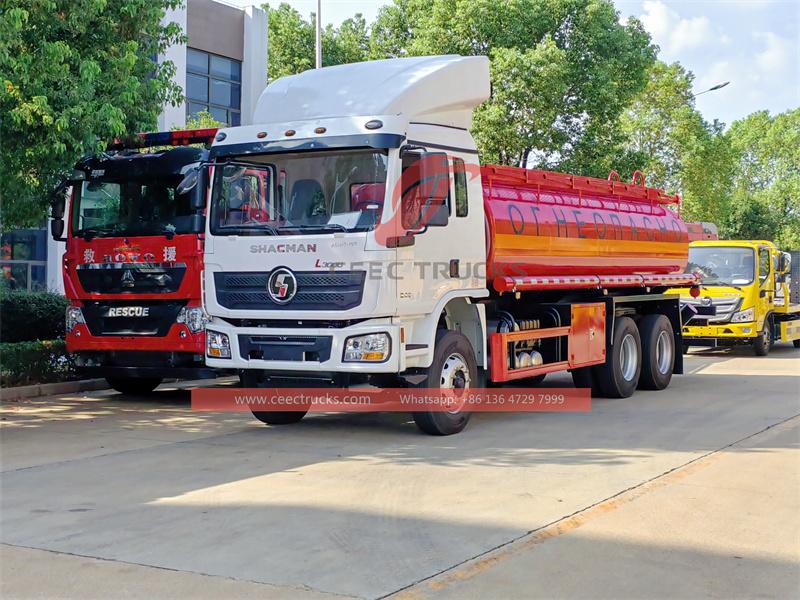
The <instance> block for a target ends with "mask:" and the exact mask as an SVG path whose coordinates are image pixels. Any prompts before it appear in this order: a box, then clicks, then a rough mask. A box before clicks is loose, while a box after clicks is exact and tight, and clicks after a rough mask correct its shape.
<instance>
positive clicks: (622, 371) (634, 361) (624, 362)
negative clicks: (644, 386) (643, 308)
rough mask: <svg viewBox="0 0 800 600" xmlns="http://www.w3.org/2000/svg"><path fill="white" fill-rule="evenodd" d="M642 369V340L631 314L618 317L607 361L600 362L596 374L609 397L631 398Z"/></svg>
mask: <svg viewBox="0 0 800 600" xmlns="http://www.w3.org/2000/svg"><path fill="white" fill-rule="evenodd" d="M641 372H642V341H641V339H640V337H639V329H638V328H637V327H636V323H634V322H633V319H631V318H630V317H617V318H616V319H615V320H614V338H613V343H612V346H611V348H610V351H609V352H607V353H606V362H605V363H604V364H602V365H597V366H596V367H595V368H594V371H593V373H592V375H593V376H594V379H595V381H596V383H597V386H598V388H599V390H600V392H601V394H602V395H603V396H605V397H606V398H628V397H630V396H631V395H632V394H633V392H634V391H635V390H636V386H637V385H638V384H639V376H640V374H641Z"/></svg>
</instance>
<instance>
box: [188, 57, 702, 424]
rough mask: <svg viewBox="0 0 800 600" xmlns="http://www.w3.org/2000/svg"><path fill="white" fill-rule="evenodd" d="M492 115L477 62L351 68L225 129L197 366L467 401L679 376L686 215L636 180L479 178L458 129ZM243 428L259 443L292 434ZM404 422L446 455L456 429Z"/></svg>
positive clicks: (640, 384) (303, 84) (459, 419)
mask: <svg viewBox="0 0 800 600" xmlns="http://www.w3.org/2000/svg"><path fill="white" fill-rule="evenodd" d="M488 97H489V63H488V60H487V59H486V58H485V57H461V56H432V57H422V58H402V59H391V60H382V61H373V62H367V63H356V64H349V65H342V66H336V67H328V68H323V69H318V70H313V71H306V72H304V73H301V74H299V75H295V76H291V77H285V78H282V79H279V80H276V81H275V82H273V83H271V84H270V85H269V86H268V87H267V88H266V89H265V91H264V92H263V93H262V95H261V97H260V99H259V102H258V104H257V108H256V111H255V118H254V122H255V123H257V125H253V126H245V127H236V128H228V129H221V130H220V131H219V133H218V134H217V136H216V138H215V141H214V143H213V144H212V146H211V150H210V153H209V159H210V167H211V170H212V172H213V173H212V175H211V177H212V183H211V192H210V194H211V195H210V200H209V212H208V216H207V226H206V244H205V278H204V294H205V296H204V305H205V307H206V310H207V312H208V314H209V315H210V321H209V323H208V324H207V328H206V345H207V347H206V362H207V364H208V365H209V366H213V367H218V368H228V369H230V368H235V369H238V370H239V372H240V375H241V383H242V385H243V386H244V387H248V388H259V387H291V386H308V387H318V386H325V385H339V386H347V385H350V384H354V383H360V382H369V383H372V384H374V385H377V386H380V387H408V386H421V387H428V388H440V387H452V388H469V387H481V386H486V385H490V384H491V385H495V384H502V383H504V382H510V381H514V380H526V381H527V382H529V383H531V384H533V383H535V382H537V381H539V380H541V379H542V378H543V377H544V376H545V375H546V374H548V373H553V372H557V371H571V372H572V376H573V379H574V380H575V382H576V384H577V385H578V386H579V387H584V388H586V387H590V388H592V390H593V392H594V393H595V394H599V395H604V396H609V397H627V396H630V395H631V394H632V393H633V392H634V390H636V388H643V389H650V390H660V389H663V388H665V387H666V386H667V385H668V384H669V382H670V378H671V377H672V374H673V373H681V372H682V370H683V359H682V354H681V352H680V348H681V346H682V338H681V325H682V323H681V314H680V310H681V309H680V304H679V299H678V296H677V295H669V294H665V293H664V292H665V291H666V290H667V289H668V288H670V287H675V286H678V285H683V286H694V285H696V284H697V277H696V276H695V275H694V274H692V273H684V269H685V266H686V262H687V254H688V240H687V229H686V226H685V224H684V223H683V221H682V220H681V219H680V217H679V216H678V214H677V212H676V210H673V208H674V206H675V205H676V204H677V202H678V201H679V199H678V198H677V197H676V196H669V195H666V194H664V193H663V192H662V191H661V190H657V189H653V188H648V187H645V185H644V180H643V179H644V178H643V177H642V176H641V174H636V175H635V176H634V181H633V182H630V183H628V182H622V181H620V180H619V176H617V175H616V174H612V175H611V176H610V177H609V179H608V180H605V179H594V178H590V177H582V176H578V175H568V174H561V173H552V172H546V171H535V170H528V169H523V168H515V167H506V166H492V165H485V166H480V165H479V163H478V151H477V148H476V144H475V141H474V139H473V138H472V136H471V135H470V133H469V128H470V126H471V121H472V112H473V109H474V108H475V107H476V106H478V105H479V104H480V103H482V102H483V101H484V100H486V99H487V98H488ZM198 172H199V171H194V172H191V173H188V174H187V177H186V179H185V180H184V183H183V186H184V187H185V188H191V186H193V185H195V183H196V181H197V179H198V177H197V173H198ZM245 208H247V210H244V209H245ZM676 349H677V352H676ZM253 411H254V415H255V416H256V417H257V418H258V419H260V420H261V421H263V422H265V423H270V424H280V423H289V422H295V421H298V420H299V419H301V418H302V417H303V415H304V414H305V412H304V411H302V410H299V411H293V412H281V411H263V410H257V409H253ZM414 419H415V421H416V423H417V425H418V426H419V427H420V428H421V429H422V430H423V431H425V432H427V433H430V434H436V435H447V434H452V433H456V432H459V431H461V430H462V429H463V428H464V427H465V426H466V424H467V421H468V419H469V413H468V412H466V411H463V410H454V411H451V412H418V413H415V414H414Z"/></svg>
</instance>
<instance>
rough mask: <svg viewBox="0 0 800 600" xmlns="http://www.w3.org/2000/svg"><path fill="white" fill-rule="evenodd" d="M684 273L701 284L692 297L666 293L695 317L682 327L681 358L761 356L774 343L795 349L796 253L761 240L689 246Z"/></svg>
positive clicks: (798, 343)
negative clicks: (735, 350) (723, 350)
mask: <svg viewBox="0 0 800 600" xmlns="http://www.w3.org/2000/svg"><path fill="white" fill-rule="evenodd" d="M792 259H794V260H792ZM686 270H687V272H695V273H699V274H700V275H701V277H702V278H703V282H702V285H701V287H700V293H699V295H697V296H692V294H691V293H690V290H689V289H688V288H679V289H675V290H672V291H673V292H674V293H679V294H680V295H681V302H682V304H684V305H688V307H689V309H690V310H691V311H694V312H696V313H697V314H695V316H694V317H693V318H692V319H691V320H690V321H689V322H688V323H687V325H685V326H684V327H683V344H684V347H683V349H684V352H686V351H687V350H688V348H689V347H690V346H709V347H717V346H734V345H741V344H748V345H751V346H752V347H753V350H754V352H755V353H756V355H757V356H766V355H767V354H768V353H769V351H770V348H771V346H772V344H774V343H775V342H778V341H783V342H792V343H793V344H794V347H795V348H800V273H798V270H800V253H798V252H792V253H791V254H790V253H788V252H781V251H780V250H778V249H777V248H776V247H775V245H774V244H773V243H772V242H768V241H765V240H714V241H695V242H692V243H691V245H690V246H689V264H688V266H687V269H686ZM695 293H696V291H695Z"/></svg>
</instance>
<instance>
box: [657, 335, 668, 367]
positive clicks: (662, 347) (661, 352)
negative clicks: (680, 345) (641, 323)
mask: <svg viewBox="0 0 800 600" xmlns="http://www.w3.org/2000/svg"><path fill="white" fill-rule="evenodd" d="M671 362H672V338H670V336H669V334H668V333H667V332H666V331H662V332H661V333H659V334H658V340H656V365H657V366H658V372H659V373H661V374H662V375H666V374H667V373H668V372H669V367H670V364H671Z"/></svg>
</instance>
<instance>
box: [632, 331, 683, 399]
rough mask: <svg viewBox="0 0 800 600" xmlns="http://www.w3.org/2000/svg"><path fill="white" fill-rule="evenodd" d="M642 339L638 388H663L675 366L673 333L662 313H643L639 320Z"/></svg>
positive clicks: (670, 377)
mask: <svg viewBox="0 0 800 600" xmlns="http://www.w3.org/2000/svg"><path fill="white" fill-rule="evenodd" d="M639 335H640V337H641V339H642V374H641V376H640V377H639V389H641V390H663V389H664V388H665V387H667V386H668V385H669V382H670V380H671V379H672V371H673V369H674V367H675V333H674V331H673V330H672V323H670V322H669V319H668V318H667V317H666V316H664V315H645V317H644V318H643V319H642V320H641V321H639Z"/></svg>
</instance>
